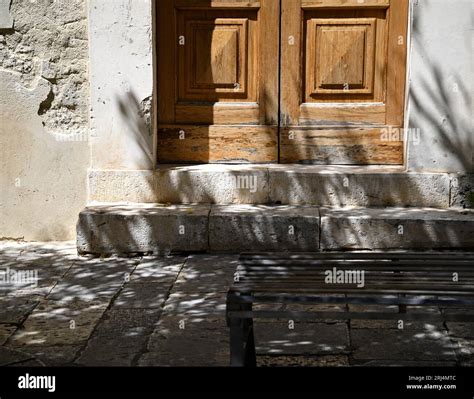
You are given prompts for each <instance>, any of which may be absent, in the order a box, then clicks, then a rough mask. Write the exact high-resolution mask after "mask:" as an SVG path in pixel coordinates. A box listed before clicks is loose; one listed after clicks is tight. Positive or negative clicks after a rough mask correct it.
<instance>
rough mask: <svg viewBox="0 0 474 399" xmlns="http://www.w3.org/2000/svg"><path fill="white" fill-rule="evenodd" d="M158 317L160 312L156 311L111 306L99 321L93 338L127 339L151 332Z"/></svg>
mask: <svg viewBox="0 0 474 399" xmlns="http://www.w3.org/2000/svg"><path fill="white" fill-rule="evenodd" d="M160 316H161V312H159V311H157V310H156V309H123V308H117V307H115V306H112V308H111V309H110V310H109V311H107V312H106V313H105V314H104V317H103V318H102V319H101V320H100V323H99V324H98V325H97V328H96V329H95V331H94V336H95V335H102V336H105V337H113V336H125V337H129V336H133V335H138V334H140V333H143V332H145V331H147V330H148V329H152V330H153V328H154V327H155V325H156V323H157V322H158V320H159V318H160Z"/></svg>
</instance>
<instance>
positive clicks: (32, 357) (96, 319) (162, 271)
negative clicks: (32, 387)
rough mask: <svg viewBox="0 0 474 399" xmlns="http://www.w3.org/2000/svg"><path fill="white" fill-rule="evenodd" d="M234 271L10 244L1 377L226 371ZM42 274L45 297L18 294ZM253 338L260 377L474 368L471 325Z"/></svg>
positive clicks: (220, 261) (337, 329)
mask: <svg viewBox="0 0 474 399" xmlns="http://www.w3.org/2000/svg"><path fill="white" fill-rule="evenodd" d="M236 265H237V256H218V255H192V256H188V257H180V256H173V257H168V258H149V257H143V258H133V259H122V258H107V259H92V258H83V257H78V256H77V255H76V251H75V246H74V243H49V244H40V243H38V244H23V243H11V242H2V243H0V273H1V274H0V276H3V279H0V365H2V366H227V365H228V358H229V353H228V330H227V327H226V323H225V320H224V313H225V295H226V290H227V288H228V286H229V285H230V284H231V282H232V279H233V275H234V271H235V268H236ZM36 273H37V277H38V283H37V285H36V286H31V285H21V284H19V283H20V281H19V278H20V277H25V276H26V277H28V276H29V277H31V276H36ZM6 276H9V277H8V278H9V281H6ZM15 278H16V281H14V280H15ZM13 282H14V284H12V283H13ZM8 283H9V284H8ZM336 310H337V309H336ZM394 311H395V309H394ZM430 311H433V312H447V311H448V310H445V309H437V308H433V309H430ZM449 311H451V312H465V311H468V310H466V309H451V310H449ZM471 311H472V310H471ZM255 334H256V342H257V351H258V353H259V356H258V363H259V365H261V366H348V365H361V366H364V365H368V366H374V365H375V366H378V365H407V366H412V365H415V366H418V365H419V366H453V365H463V366H472V365H474V362H473V358H474V356H473V353H474V325H473V324H471V323H464V324H461V323H444V324H443V323H439V324H426V323H420V322H412V323H406V324H405V328H404V329H403V330H400V329H398V327H397V325H396V322H391V321H387V322H386V321H354V322H347V323H340V322H331V321H330V320H329V321H320V322H317V323H296V324H295V325H294V329H289V324H288V323H284V322H281V321H265V322H258V321H257V322H256V324H255Z"/></svg>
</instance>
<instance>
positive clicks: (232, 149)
mask: <svg viewBox="0 0 474 399" xmlns="http://www.w3.org/2000/svg"><path fill="white" fill-rule="evenodd" d="M156 8H157V33H158V34H157V41H158V62H157V69H158V88H157V90H158V160H159V162H160V163H218V162H227V163H269V162H278V68H279V18H280V14H279V13H280V1H279V0H260V1H249V0H160V1H157V2H156Z"/></svg>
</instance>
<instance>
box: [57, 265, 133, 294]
mask: <svg viewBox="0 0 474 399" xmlns="http://www.w3.org/2000/svg"><path fill="white" fill-rule="evenodd" d="M138 263H139V260H137V259H117V258H110V259H93V260H78V261H76V262H74V265H73V266H72V267H71V269H70V270H69V271H68V272H67V274H66V275H65V276H64V278H63V279H62V280H61V282H60V283H59V284H58V285H57V286H56V287H54V290H53V291H52V292H51V294H50V295H49V296H48V299H51V300H56V301H73V300H75V299H78V300H82V301H90V300H107V301H108V300H110V299H111V298H112V297H113V296H114V295H115V294H116V293H117V292H118V291H119V289H120V288H121V287H122V285H123V284H125V283H126V282H127V281H129V280H130V278H131V277H130V276H131V275H132V273H133V271H134V270H135V268H136V267H137V264H138Z"/></svg>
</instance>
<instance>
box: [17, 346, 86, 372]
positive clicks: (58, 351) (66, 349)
mask: <svg viewBox="0 0 474 399" xmlns="http://www.w3.org/2000/svg"><path fill="white" fill-rule="evenodd" d="M81 348H82V346H81V345H61V346H46V347H45V346H24V347H22V348H21V349H22V351H23V352H25V353H28V354H30V355H31V356H33V357H34V358H35V359H38V360H39V361H41V362H42V363H43V364H45V365H46V366H47V367H62V366H71V365H72V364H73V362H74V359H75V358H76V356H77V354H78V353H79V351H80V350H81Z"/></svg>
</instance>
